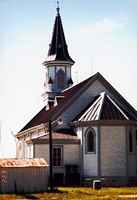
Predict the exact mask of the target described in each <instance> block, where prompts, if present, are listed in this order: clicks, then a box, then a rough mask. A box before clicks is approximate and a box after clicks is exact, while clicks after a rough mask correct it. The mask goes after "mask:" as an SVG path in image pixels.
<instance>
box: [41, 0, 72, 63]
mask: <svg viewBox="0 0 137 200" xmlns="http://www.w3.org/2000/svg"><path fill="white" fill-rule="evenodd" d="M59 11H60V8H59V1H57V15H56V18H55V23H54V27H53V34H52V39H51V43H50V45H49V51H48V57H47V59H46V61H45V62H44V63H43V64H47V62H50V61H67V62H70V63H71V64H74V61H73V60H72V58H71V57H70V55H69V53H68V48H67V43H66V40H65V35H64V30H63V26H62V21H61V16H60V12H59Z"/></svg>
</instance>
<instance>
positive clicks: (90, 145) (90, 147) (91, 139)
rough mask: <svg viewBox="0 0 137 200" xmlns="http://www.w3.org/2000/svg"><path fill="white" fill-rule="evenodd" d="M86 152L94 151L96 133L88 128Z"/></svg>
mask: <svg viewBox="0 0 137 200" xmlns="http://www.w3.org/2000/svg"><path fill="white" fill-rule="evenodd" d="M86 152H87V153H95V152H96V134H95V132H94V130H88V132H87V134H86Z"/></svg>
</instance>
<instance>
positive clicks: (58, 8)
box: [57, 1, 60, 14]
mask: <svg viewBox="0 0 137 200" xmlns="http://www.w3.org/2000/svg"><path fill="white" fill-rule="evenodd" d="M59 10H60V7H59V1H57V14H59Z"/></svg>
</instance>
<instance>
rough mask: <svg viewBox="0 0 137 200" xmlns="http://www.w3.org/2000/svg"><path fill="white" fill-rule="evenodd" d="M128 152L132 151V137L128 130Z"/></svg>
mask: <svg viewBox="0 0 137 200" xmlns="http://www.w3.org/2000/svg"><path fill="white" fill-rule="evenodd" d="M129 152H130V153H132V152H133V138H132V132H131V131H130V132H129Z"/></svg>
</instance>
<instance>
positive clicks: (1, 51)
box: [0, 0, 137, 157]
mask: <svg viewBox="0 0 137 200" xmlns="http://www.w3.org/2000/svg"><path fill="white" fill-rule="evenodd" d="M60 7H61V9H60V13H61V17H62V21H63V26H64V31H65V36H66V40H67V44H68V49H69V52H70V55H71V57H72V58H73V59H74V60H75V62H76V63H75V65H74V66H73V80H74V81H75V82H80V81H81V80H83V79H85V78H87V77H89V76H91V75H93V74H94V73H96V72H97V71H99V72H100V73H101V74H102V75H103V76H104V77H105V78H106V79H107V80H108V81H109V82H110V83H111V84H112V85H113V86H114V87H115V88H116V89H117V90H118V91H119V92H120V93H121V94H122V95H123V96H124V97H125V98H126V99H127V100H128V101H129V102H130V104H132V106H134V108H135V109H137V90H136V88H137V78H136V74H137V20H136V19H137V0H120V1H119V0H115V1H114V0H96V1H95V0H86V1H83V0H75V1H74V0H73V1H72V0H69V1H68V0H60ZM55 15H56V1H55V0H39V1H37V0H29V1H28V0H0V25H1V28H0V44H1V45H0V122H1V134H2V141H1V143H0V157H15V141H14V139H13V137H12V135H11V131H13V133H14V134H16V133H17V132H18V131H19V130H20V129H21V128H22V127H23V126H24V125H25V124H26V123H27V122H28V121H29V120H30V119H31V118H32V117H33V116H34V115H35V114H36V113H37V112H38V111H39V110H40V109H41V108H42V107H43V106H44V104H43V101H42V98H41V93H42V88H43V83H44V67H43V66H42V62H43V61H44V59H45V57H46V55H47V52H48V45H49V43H50V40H51V35H52V30H53V24H54V19H55Z"/></svg>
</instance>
